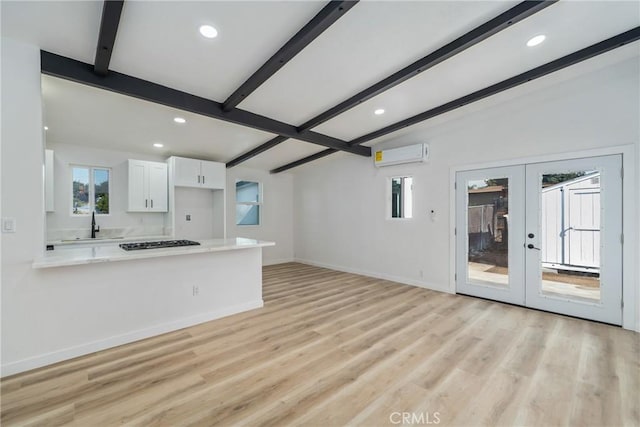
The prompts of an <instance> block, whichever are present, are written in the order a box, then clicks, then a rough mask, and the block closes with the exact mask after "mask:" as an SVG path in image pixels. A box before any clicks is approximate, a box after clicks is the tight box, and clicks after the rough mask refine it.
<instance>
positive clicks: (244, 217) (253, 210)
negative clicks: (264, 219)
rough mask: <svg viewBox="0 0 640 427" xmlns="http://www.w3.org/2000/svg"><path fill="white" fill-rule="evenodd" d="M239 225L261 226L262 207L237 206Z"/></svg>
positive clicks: (237, 221) (237, 222)
mask: <svg viewBox="0 0 640 427" xmlns="http://www.w3.org/2000/svg"><path fill="white" fill-rule="evenodd" d="M236 224H237V225H259V224H260V206H259V205H243V204H238V205H236Z"/></svg>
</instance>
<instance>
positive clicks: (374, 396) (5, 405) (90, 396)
mask: <svg viewBox="0 0 640 427" xmlns="http://www.w3.org/2000/svg"><path fill="white" fill-rule="evenodd" d="M263 277H264V300H265V307H264V308H263V309H260V310H254V311H251V312H247V313H242V314H239V315H235V316H231V317H227V318H224V319H220V320H216V321H213V322H208V323H205V324H201V325H197V326H194V327H191V328H187V329H183V330H180V331H176V332H172V333H168V334H165V335H161V336H158V337H154V338H150V339H147V340H144V341H139V342H137V343H133V344H129V345H125V346H121V347H117V348H114V349H110V350H105V351H102V352H99V353H95V354H92V355H88V356H85V357H81V358H77V359H74V360H70V361H67V362H62V363H59V364H56V365H53V366H50V367H46V368H42V369H38V370H34V371H30V372H26V373H23V374H19V375H15V376H12V377H8V378H6V379H4V380H3V381H2V384H1V397H2V403H1V409H2V414H1V423H2V425H3V426H12V425H23V426H27V425H28V426H31V425H45V426H57V425H74V426H109V425H122V424H124V425H128V426H212V425H224V426H228V425H251V426H253V425H264V426H288V425H292V426H325V425H363V426H373V425H376V426H377V425H398V424H402V423H403V422H404V424H413V425H425V424H428V423H429V424H431V425H434V424H438V425H441V426H469V425H474V426H475V425H487V426H498V425H522V426H528V425H531V426H553V425H574V426H581V427H582V426H589V425H593V426H623V425H624V426H638V425H640V399H638V395H639V392H640V361H639V354H640V335H639V334H636V333H633V332H629V331H625V330H622V329H620V328H616V327H612V326H607V325H602V324H598V323H593V322H588V321H583V320H577V319H573V318H568V317H562V316H557V315H554V314H549V313H542V312H538V311H533V310H528V309H524V308H520V307H514V306H509V305H505V304H500V303H494V302H490V301H484V300H480V299H474V298H470V297H465V296H456V295H449V294H443V293H438V292H434V291H429V290H425V289H421V288H415V287H411V286H405V285H400V284H397V283H392V282H388V281H384V280H378V279H372V278H367V277H363V276H357V275H354V274H347V273H341V272H336V271H331V270H326V269H322V268H317V267H311V266H307V265H302V264H295V263H290V264H281V265H277V266H271V267H266V268H265V269H264V276H263ZM403 417H404V418H403Z"/></svg>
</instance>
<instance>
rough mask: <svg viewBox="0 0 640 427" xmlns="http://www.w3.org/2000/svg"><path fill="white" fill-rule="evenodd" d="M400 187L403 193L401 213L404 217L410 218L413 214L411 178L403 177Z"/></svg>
mask: <svg viewBox="0 0 640 427" xmlns="http://www.w3.org/2000/svg"><path fill="white" fill-rule="evenodd" d="M402 188H403V195H404V200H403V207H402V213H403V214H404V218H411V217H412V216H413V178H410V177H407V178H403V179H402Z"/></svg>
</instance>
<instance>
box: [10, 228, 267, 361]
mask: <svg viewBox="0 0 640 427" xmlns="http://www.w3.org/2000/svg"><path fill="white" fill-rule="evenodd" d="M138 241H141V240H138ZM120 243H122V240H120V241H106V242H105V241H104V240H103V241H99V240H98V241H93V242H83V243H81V244H69V245H60V246H55V249H54V250H52V251H46V252H44V253H43V254H42V255H41V256H39V257H37V258H36V259H35V260H34V262H33V263H32V272H33V275H34V276H35V279H36V280H39V281H40V282H41V283H46V287H47V288H48V289H55V290H56V292H57V295H59V296H60V298H63V299H64V300H65V301H67V307H74V309H73V310H68V309H63V308H62V307H60V306H59V305H58V304H56V303H53V304H51V303H49V304H48V303H47V301H44V300H41V295H40V293H39V292H34V293H33V295H32V297H31V302H32V304H37V305H39V306H42V307H44V308H47V309H48V310H49V311H50V312H56V313H57V316H58V317H62V318H64V319H66V320H65V322H64V324H66V327H65V329H64V330H59V329H57V328H56V325H60V322H57V323H56V324H53V323H51V322H48V321H47V317H46V316H44V315H43V316H42V317H41V318H40V319H33V322H34V323H37V324H38V325H39V326H38V327H39V329H41V330H43V331H44V332H46V336H49V337H52V338H51V339H52V340H53V339H55V343H56V347H57V350H56V351H53V352H47V353H45V352H44V351H42V350H39V351H38V349H37V348H35V349H33V350H31V351H32V353H36V354H40V355H39V356H36V357H31V358H29V357H26V358H23V359H22V360H18V361H16V362H14V363H8V364H5V366H4V371H5V372H6V373H12V372H20V371H23V370H26V369H31V368H35V367H38V366H44V365H48V364H51V363H55V362H58V361H61V360H66V359H70V358H73V357H77V356H81V355H84V354H88V353H92V352H95V351H100V350H103V349H106V348H110V347H115V346H118V345H122V344H126V343H130V342H133V341H138V340H141V339H144V338H148V337H152V336H155V335H159V334H163V333H167V332H172V331H176V330H178V329H182V328H185V327H188V326H192V325H196V324H199V323H203V322H208V321H210V320H214V319H218V318H221V317H225V316H229V315H232V314H236V313H241V312H244V311H248V310H253V309H256V308H260V307H262V306H263V301H262V248H263V247H268V246H274V245H275V243H273V242H265V241H260V240H253V239H245V238H230V239H206V240H199V241H198V243H200V244H199V245H195V246H182V247H171V248H162V249H145V250H133V251H125V250H123V249H122V248H120V247H119V244H120ZM54 267H55V268H54ZM44 311H45V310H44V309H43V314H44ZM79 319H82V320H81V321H79ZM39 346H41V347H42V348H45V347H46V346H51V344H49V343H48V342H46V340H45V342H40V344H39Z"/></svg>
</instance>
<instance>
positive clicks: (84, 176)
mask: <svg viewBox="0 0 640 427" xmlns="http://www.w3.org/2000/svg"><path fill="white" fill-rule="evenodd" d="M72 177H73V189H72V190H73V206H72V209H73V210H72V212H73V213H74V214H75V215H89V214H90V213H91V208H90V204H89V168H78V167H74V168H73V169H72Z"/></svg>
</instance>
